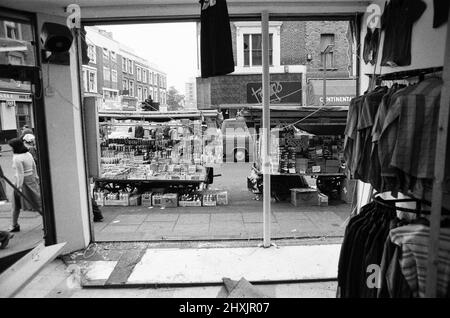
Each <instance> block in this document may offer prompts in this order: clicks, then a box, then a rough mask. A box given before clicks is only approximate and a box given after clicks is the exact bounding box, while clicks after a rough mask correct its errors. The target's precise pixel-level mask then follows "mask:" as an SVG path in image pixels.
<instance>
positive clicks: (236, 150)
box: [222, 117, 255, 162]
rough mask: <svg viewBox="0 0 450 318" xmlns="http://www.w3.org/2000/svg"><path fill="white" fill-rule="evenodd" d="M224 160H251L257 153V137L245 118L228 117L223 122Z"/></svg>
mask: <svg viewBox="0 0 450 318" xmlns="http://www.w3.org/2000/svg"><path fill="white" fill-rule="evenodd" d="M222 136H223V156H224V162H250V161H251V160H253V158H254V155H255V151H254V150H255V138H254V136H252V134H251V133H250V131H249V129H248V127H247V124H246V122H245V119H244V118H241V117H237V118H233V119H226V120H224V121H223V123H222Z"/></svg>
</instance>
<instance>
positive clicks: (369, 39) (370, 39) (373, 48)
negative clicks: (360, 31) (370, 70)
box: [363, 27, 380, 65]
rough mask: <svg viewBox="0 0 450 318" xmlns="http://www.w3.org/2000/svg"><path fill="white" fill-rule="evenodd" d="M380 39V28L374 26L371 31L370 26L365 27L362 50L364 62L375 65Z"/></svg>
mask: <svg viewBox="0 0 450 318" xmlns="http://www.w3.org/2000/svg"><path fill="white" fill-rule="evenodd" d="M379 39H380V29H379V28H375V29H374V30H373V31H372V29H371V28H369V27H368V28H367V33H366V37H365V38H364V50H363V59H364V63H366V64H368V63H370V64H372V65H375V63H376V58H377V53H378V47H379V45H380V43H379Z"/></svg>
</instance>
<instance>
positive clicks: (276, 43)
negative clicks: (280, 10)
mask: <svg viewBox="0 0 450 318" xmlns="http://www.w3.org/2000/svg"><path fill="white" fill-rule="evenodd" d="M233 24H234V26H235V27H236V54H237V63H236V68H235V72H236V73H240V72H243V73H245V72H249V71H260V70H262V65H252V63H251V64H250V66H245V65H244V64H245V63H244V62H245V61H244V35H253V34H262V30H261V22H254V21H239V22H233ZM282 25H283V22H281V21H270V22H269V34H271V35H272V64H271V65H270V67H271V68H275V67H280V66H281V36H280V34H281V26H282ZM250 43H251V37H250ZM250 56H251V54H250Z"/></svg>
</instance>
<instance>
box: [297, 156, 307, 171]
mask: <svg viewBox="0 0 450 318" xmlns="http://www.w3.org/2000/svg"><path fill="white" fill-rule="evenodd" d="M295 170H296V172H297V173H306V172H307V171H308V159H305V158H297V159H295Z"/></svg>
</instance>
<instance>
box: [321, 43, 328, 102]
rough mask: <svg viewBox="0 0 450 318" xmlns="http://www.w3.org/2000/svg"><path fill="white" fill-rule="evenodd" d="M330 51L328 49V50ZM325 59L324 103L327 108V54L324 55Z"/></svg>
mask: <svg viewBox="0 0 450 318" xmlns="http://www.w3.org/2000/svg"><path fill="white" fill-rule="evenodd" d="M327 49H328V48H327ZM322 57H323V63H322V64H323V103H322V105H323V106H325V105H326V104H327V56H326V53H323V54H322Z"/></svg>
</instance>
